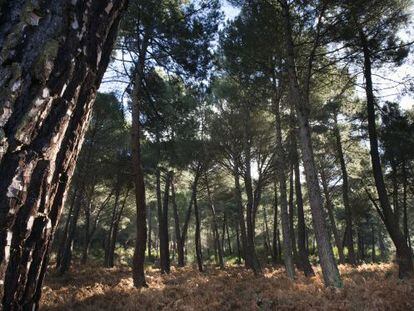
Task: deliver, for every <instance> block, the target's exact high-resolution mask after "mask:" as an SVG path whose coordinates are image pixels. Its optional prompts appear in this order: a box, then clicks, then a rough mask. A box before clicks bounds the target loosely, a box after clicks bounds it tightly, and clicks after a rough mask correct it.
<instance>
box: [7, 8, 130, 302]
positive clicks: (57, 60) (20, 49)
mask: <svg viewBox="0 0 414 311" xmlns="http://www.w3.org/2000/svg"><path fill="white" fill-rule="evenodd" d="M126 2H127V1H126V0H111V1H109V0H99V1H98V0H91V1H88V2H86V1H67V0H55V1H36V2H34V1H28V0H15V1H2V2H1V3H2V4H1V8H0V12H1V13H0V14H1V16H0V50H1V51H0V55H2V56H1V57H0V72H1V75H0V88H1V89H2V90H3V91H2V102H1V103H0V106H1V109H0V111H1V112H0V176H1V179H0V207H1V208H0V271H1V272H0V279H2V280H4V296H3V309H4V310H19V309H30V310H33V309H37V308H38V307H39V299H40V295H41V288H42V281H43V278H44V275H45V271H46V267H47V262H48V251H49V249H50V245H51V241H52V238H53V235H54V233H55V230H56V226H57V223H58V221H59V218H60V215H61V211H62V206H63V204H64V202H65V198H66V195H67V189H68V186H69V184H70V181H71V178H72V175H73V170H74V167H75V163H76V160H77V157H78V154H79V150H80V148H81V146H82V142H83V138H84V135H85V132H86V129H87V126H88V122H89V119H90V114H91V109H92V105H93V102H94V99H95V95H96V90H97V89H98V87H99V84H100V82H101V80H102V76H103V74H104V72H105V70H106V67H107V65H108V62H109V59H110V54H111V51H112V48H113V44H114V41H115V39H116V34H117V30H118V24H119V20H120V17H121V11H122V9H123V8H124V7H125V6H126Z"/></svg>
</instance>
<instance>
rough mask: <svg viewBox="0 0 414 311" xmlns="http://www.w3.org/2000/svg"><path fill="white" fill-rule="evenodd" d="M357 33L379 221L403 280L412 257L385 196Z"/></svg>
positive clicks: (367, 64) (367, 59)
mask: <svg viewBox="0 0 414 311" xmlns="http://www.w3.org/2000/svg"><path fill="white" fill-rule="evenodd" d="M359 32H360V33H359V34H360V38H359V39H360V40H361V44H362V49H363V55H364V77H365V91H366V96H367V111H368V134H369V143H370V154H371V164H372V169H373V174H374V179H375V187H376V189H377V193H378V198H379V202H380V206H381V213H382V215H381V219H382V220H383V222H384V224H385V227H386V228H387V230H388V233H389V234H390V237H391V239H392V241H393V242H394V245H395V248H396V251H397V261H398V265H399V273H398V275H399V277H400V278H405V277H410V276H412V275H413V274H414V265H413V255H412V251H411V249H410V248H409V247H408V244H407V241H406V239H405V238H404V235H403V233H402V232H401V230H400V228H399V225H398V218H397V215H396V214H395V212H393V211H392V209H391V205H390V201H389V198H388V195H387V189H386V186H385V182H384V176H383V173H382V168H381V160H380V156H379V151H378V138H377V129H376V122H375V97H374V91H373V86H372V72H371V54H370V51H369V47H368V42H367V39H366V36H365V34H364V32H363V30H362V29H360V31H359Z"/></svg>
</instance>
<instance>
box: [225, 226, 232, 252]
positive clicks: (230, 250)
mask: <svg viewBox="0 0 414 311" xmlns="http://www.w3.org/2000/svg"><path fill="white" fill-rule="evenodd" d="M225 224H226V234H227V247H228V249H229V254H230V255H231V254H233V249H232V247H231V239H230V230H229V223H228V222H227V221H226V222H225Z"/></svg>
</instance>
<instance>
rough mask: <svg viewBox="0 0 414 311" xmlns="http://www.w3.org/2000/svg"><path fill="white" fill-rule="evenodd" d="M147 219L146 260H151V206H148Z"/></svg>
mask: <svg viewBox="0 0 414 311" xmlns="http://www.w3.org/2000/svg"><path fill="white" fill-rule="evenodd" d="M147 217H148V220H147V222H148V241H147V243H148V246H147V248H148V259H149V260H151V258H152V254H151V247H152V240H151V235H152V221H151V217H152V213H151V205H148V213H147Z"/></svg>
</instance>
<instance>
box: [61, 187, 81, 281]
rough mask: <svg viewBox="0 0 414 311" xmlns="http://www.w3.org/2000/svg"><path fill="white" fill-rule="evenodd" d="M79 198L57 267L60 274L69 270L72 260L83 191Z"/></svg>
mask: <svg viewBox="0 0 414 311" xmlns="http://www.w3.org/2000/svg"><path fill="white" fill-rule="evenodd" d="M81 192H83V191H81ZM77 198H78V199H77V201H76V203H75V206H74V208H73V214H72V217H71V218H70V221H69V226H68V231H67V236H66V237H65V240H64V246H63V248H62V250H63V252H62V254H61V255H60V262H59V266H58V269H57V270H58V273H59V274H60V275H63V274H65V273H66V272H67V271H68V270H69V268H70V264H71V262H72V251H73V243H74V241H75V235H76V229H77V224H78V219H79V213H80V210H81V205H82V199H83V194H82V193H81V194H80V195H79V196H78V197H77Z"/></svg>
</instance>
